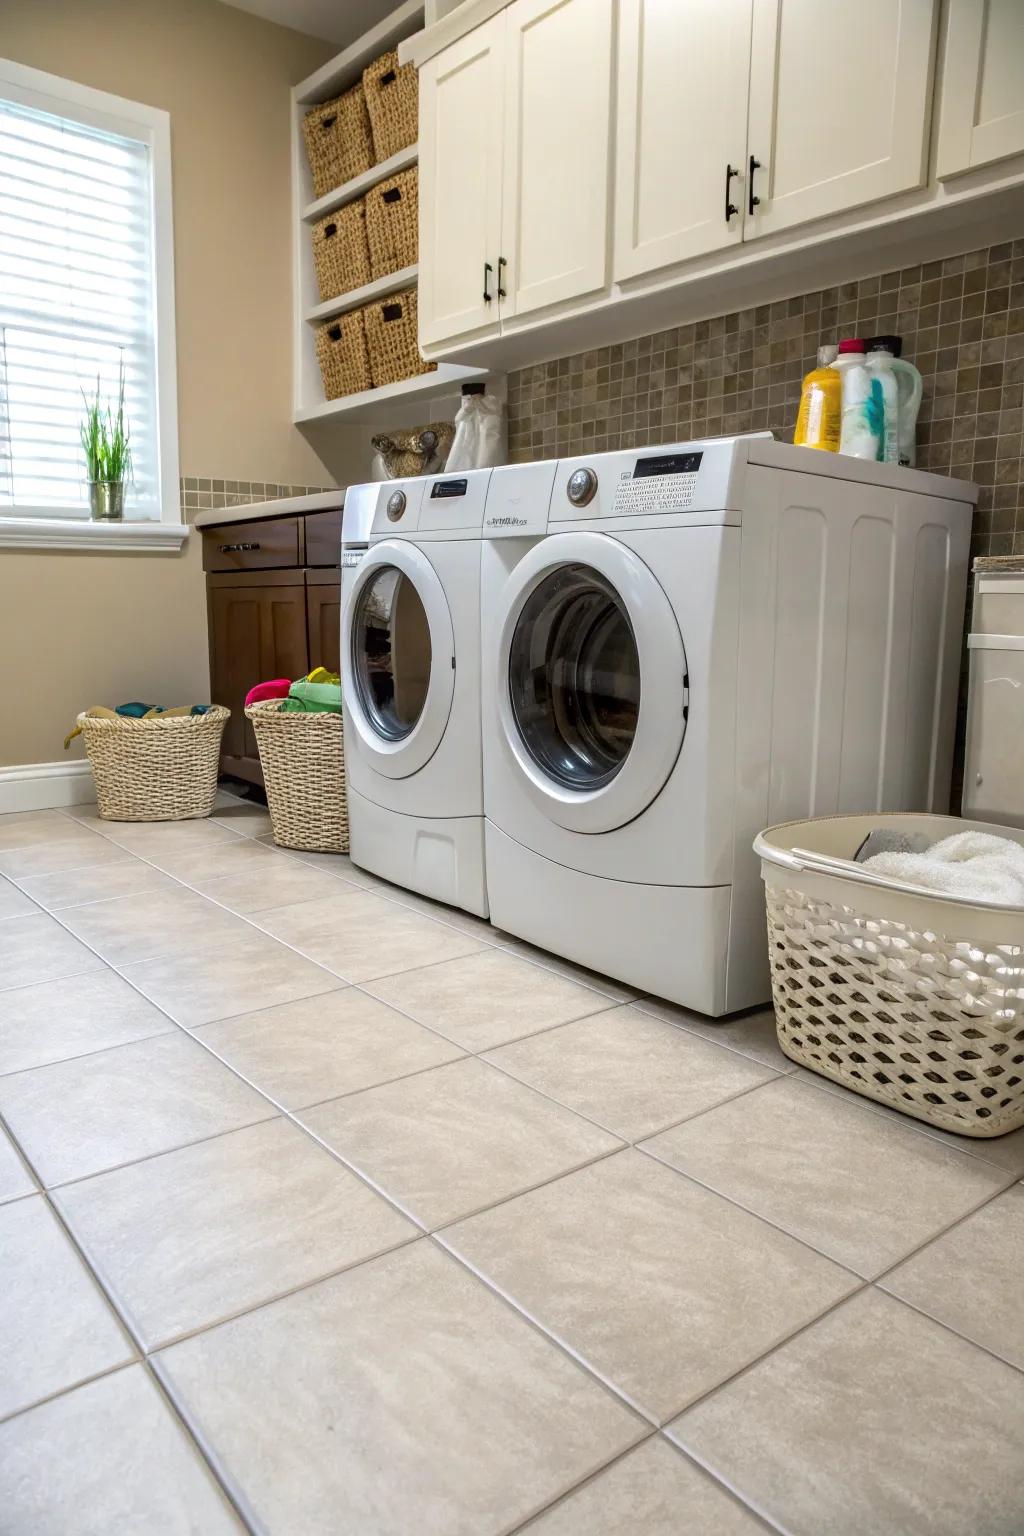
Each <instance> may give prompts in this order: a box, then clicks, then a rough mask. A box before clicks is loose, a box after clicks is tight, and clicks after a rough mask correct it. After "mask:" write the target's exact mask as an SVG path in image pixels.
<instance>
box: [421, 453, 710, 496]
mask: <svg viewBox="0 0 1024 1536" xmlns="http://www.w3.org/2000/svg"><path fill="white" fill-rule="evenodd" d="M697 457H698V458H700V454H698V455H697ZM468 489H469V481H468V480H435V481H434V484H433V485H432V486H431V488H430V499H431V501H442V500H443V499H444V498H445V497H447V496H465V494H466V492H467V491H468Z"/></svg>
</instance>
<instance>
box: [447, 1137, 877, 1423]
mask: <svg viewBox="0 0 1024 1536" xmlns="http://www.w3.org/2000/svg"><path fill="white" fill-rule="evenodd" d="M441 1241H442V1242H444V1243H445V1244H446V1245H448V1246H449V1247H451V1248H452V1250H453V1251H454V1252H455V1253H457V1254H459V1255H460V1257H461V1258H463V1259H465V1260H466V1262H467V1263H469V1264H470V1265H472V1267H473V1268H474V1269H475V1270H477V1272H478V1273H479V1274H481V1275H482V1276H483V1277H484V1278H485V1279H486V1280H488V1281H490V1282H491V1284H493V1285H495V1286H497V1288H498V1289H499V1290H500V1291H501V1292H502V1293H503V1294H504V1295H505V1296H507V1297H508V1298H509V1299H510V1300H511V1301H512V1302H513V1303H514V1304H515V1305H516V1306H517V1307H519V1308H520V1309H521V1310H522V1311H524V1312H526V1313H527V1315H528V1316H530V1317H532V1318H533V1319H534V1320H535V1321H536V1322H537V1323H539V1324H540V1326H541V1327H542V1328H544V1329H545V1330H546V1331H547V1332H549V1333H551V1334H552V1335H553V1336H554V1337H555V1338H557V1339H558V1340H559V1341H560V1342H561V1343H563V1344H564V1345H565V1346H566V1347H567V1348H568V1349H570V1350H571V1351H572V1352H573V1354H575V1355H578V1356H579V1358H580V1359H581V1360H583V1361H584V1362H585V1363H586V1364H587V1365H589V1366H590V1367H591V1369H592V1370H594V1371H596V1372H597V1373H598V1374H599V1375H600V1376H602V1377H603V1378H604V1379H605V1380H606V1381H607V1382H609V1383H610V1384H611V1385H612V1386H614V1387H615V1388H616V1390H617V1391H620V1392H622V1393H623V1394H624V1395H625V1396H627V1397H628V1398H629V1399H630V1401H631V1402H633V1403H634V1404H635V1405H636V1406H637V1407H638V1408H639V1409H640V1410H641V1411H642V1412H643V1413H646V1414H647V1415H648V1416H649V1417H650V1418H651V1419H652V1420H653V1421H654V1422H656V1423H664V1421H665V1420H666V1419H668V1418H670V1417H671V1416H672V1415H673V1414H675V1413H678V1412H679V1411H680V1409H682V1408H683V1407H685V1405H686V1404H687V1403H689V1402H692V1401H693V1399H694V1398H695V1397H698V1396H700V1394H701V1393H703V1392H706V1391H708V1390H709V1388H711V1387H713V1386H715V1385H716V1384H717V1383H718V1382H720V1381H723V1380H724V1379H725V1378H726V1377H727V1376H729V1375H731V1374H732V1373H733V1372H734V1371H737V1370H739V1369H740V1368H741V1367H742V1366H744V1365H747V1364H749V1362H750V1361H751V1360H756V1359H757V1358H758V1356H759V1355H761V1354H763V1353H764V1352H765V1350H767V1349H771V1348H772V1346H773V1345H775V1344H777V1343H779V1341H780V1340H781V1339H784V1338H786V1337H788V1335H789V1334H791V1333H793V1332H794V1331H795V1330H796V1329H797V1328H800V1327H802V1326H803V1325H804V1324H805V1323H807V1322H809V1321H810V1320H811V1319H812V1318H814V1317H817V1316H818V1315H819V1314H820V1313H821V1312H823V1311H825V1309H826V1308H827V1307H830V1306H832V1305H833V1304H834V1303H835V1302H836V1301H838V1300H839V1298H840V1297H842V1296H845V1295H847V1294H848V1293H849V1291H850V1290H851V1289H852V1288H853V1287H854V1286H855V1285H856V1283H857V1282H856V1280H855V1278H854V1276H852V1275H850V1274H848V1273H846V1272H845V1271H844V1270H842V1269H839V1268H838V1267H837V1266H836V1265H834V1264H832V1263H830V1262H829V1261H828V1260H827V1259H823V1258H821V1257H819V1255H817V1254H815V1253H812V1252H811V1251H810V1250H809V1249H807V1248H805V1247H804V1246H803V1245H802V1244H800V1243H797V1242H794V1241H793V1239H792V1238H789V1237H786V1236H785V1234H784V1233H782V1232H779V1231H777V1230H776V1229H775V1228H774V1227H770V1226H768V1225H767V1223H765V1222H763V1221H759V1220H758V1219H757V1217H755V1216H750V1215H748V1214H747V1212H746V1211H741V1210H740V1209H739V1208H738V1207H737V1206H735V1205H731V1204H730V1203H729V1202H728V1201H727V1200H723V1199H722V1198H721V1197H720V1196H719V1195H715V1194H712V1193H711V1191H710V1190H705V1189H701V1188H700V1187H699V1186H698V1185H696V1184H693V1183H692V1182H691V1181H690V1180H689V1179H683V1178H680V1176H679V1175H678V1174H676V1173H674V1172H673V1171H672V1170H671V1169H670V1168H666V1167H664V1166H663V1165H660V1164H658V1163H655V1162H654V1161H653V1160H652V1159H651V1158H647V1157H644V1156H643V1155H642V1154H641V1153H639V1152H634V1151H625V1152H622V1153H620V1154H619V1155H618V1156H616V1157H610V1158H605V1159H603V1160H602V1161H601V1162H599V1163H594V1164H593V1165H592V1166H591V1167H589V1168H584V1169H581V1170H580V1171H579V1172H578V1173H574V1174H570V1175H569V1176H567V1177H566V1178H564V1179H558V1180H556V1181H555V1182H554V1183H552V1184H546V1185H545V1186H544V1187H543V1189H536V1190H533V1191H532V1192H531V1193H529V1194H526V1195H522V1196H520V1198H519V1199H518V1200H511V1201H509V1202H507V1203H506V1204H505V1205H501V1206H498V1207H497V1208H496V1209H495V1210H492V1211H485V1212H483V1214H481V1215H479V1216H476V1217H474V1218H472V1219H471V1220H469V1221H463V1222H460V1223H459V1224H458V1225H457V1226H454V1227H449V1228H448V1229H447V1230H446V1231H444V1232H443V1233H442V1234H441Z"/></svg>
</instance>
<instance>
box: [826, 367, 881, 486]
mask: <svg viewBox="0 0 1024 1536" xmlns="http://www.w3.org/2000/svg"><path fill="white" fill-rule="evenodd" d="M835 365H836V367H837V368H838V369H839V373H840V375H841V378H842V386H843V423H842V430H841V432H840V436H839V452H840V453H848V454H850V455H851V456H852V457H853V458H855V459H878V458H880V457H881V453H882V444H883V442H884V438H885V401H884V396H883V394H882V385H881V381H880V380H879V378H878V376H877V375H876V374H875V373H874V372H873V371H869V370H868V368H867V367H866V365H865V361H864V343H863V341H860V340H857V339H855V338H849V339H847V340H845V341H841V342H840V343H839V356H838V357H837V358H836V364H835Z"/></svg>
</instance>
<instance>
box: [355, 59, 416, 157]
mask: <svg viewBox="0 0 1024 1536" xmlns="http://www.w3.org/2000/svg"><path fill="white" fill-rule="evenodd" d="M363 91H364V93H365V96H366V110H367V111H368V113H369V114H370V129H371V132H372V134H373V153H374V157H375V159H376V160H377V162H378V164H379V163H380V161H381V160H389V159H390V158H391V156H392V155H397V154H398V151H399V150H400V149H406V148H407V147H408V145H410V144H415V142H416V138H417V135H418V133H419V78H418V76H417V74H416V66H415V64H399V62H398V54H397V52H395V51H392V52H391V53H382V54H381V56H380V58H379V59H374V61H373V63H372V64H370V65H368V67H367V68H366V69H364V70H363Z"/></svg>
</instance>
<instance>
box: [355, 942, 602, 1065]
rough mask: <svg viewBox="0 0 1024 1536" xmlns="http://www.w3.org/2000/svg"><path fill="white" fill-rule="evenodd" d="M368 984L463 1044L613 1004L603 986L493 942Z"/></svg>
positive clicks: (474, 1047)
mask: <svg viewBox="0 0 1024 1536" xmlns="http://www.w3.org/2000/svg"><path fill="white" fill-rule="evenodd" d="M366 990H367V991H368V992H372V993H373V995H374V997H380V998H383V1000H384V1002H386V1003H391V1004H392V1005H393V1006H394V1007H395V1008H401V1010H402V1012H403V1013H407V1014H409V1015H410V1016H411V1017H412V1018H414V1019H418V1020H419V1021H420V1023H421V1024H428V1025H429V1026H430V1028H431V1029H436V1030H439V1031H440V1033H441V1034H442V1035H447V1037H448V1039H449V1040H454V1041H455V1043H456V1045H461V1046H463V1047H464V1048H465V1049H466V1050H467V1051H485V1050H487V1049H488V1048H489V1047H490V1046H494V1045H500V1044H501V1043H502V1042H503V1041H505V1040H515V1039H518V1038H519V1037H520V1036H521V1035H531V1034H533V1033H534V1032H535V1031H537V1030H539V1029H547V1028H549V1027H550V1026H551V1025H552V1024H562V1023H564V1022H565V1021H566V1020H568V1019H578V1018H580V1017H582V1016H583V1015H584V1014H588V1013H596V1012H598V1011H599V1010H600V1009H602V1008H609V1007H611V1006H612V1005H611V1000H610V999H609V998H607V997H605V996H604V995H603V994H602V993H600V992H595V991H593V990H592V989H591V988H590V987H581V986H580V985H579V984H578V983H577V982H575V981H567V980H566V979H565V977H564V976H556V975H555V973H554V972H553V971H546V970H544V969H543V968H542V967H541V966H539V965H530V964H529V962H528V961H526V960H519V959H517V958H516V956H514V955H507V954H505V953H503V951H501V950H498V949H487V950H483V951H482V952H481V953H480V954H477V955H467V956H466V957H465V958H463V959H461V960H447V961H445V962H444V964H443V965H428V966H424V967H423V969H422V970H417V971H403V972H402V974H401V975H399V976H387V977H384V978H383V979H382V980H380V981H373V982H369V983H368V984H367V989H366Z"/></svg>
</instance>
